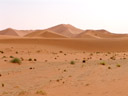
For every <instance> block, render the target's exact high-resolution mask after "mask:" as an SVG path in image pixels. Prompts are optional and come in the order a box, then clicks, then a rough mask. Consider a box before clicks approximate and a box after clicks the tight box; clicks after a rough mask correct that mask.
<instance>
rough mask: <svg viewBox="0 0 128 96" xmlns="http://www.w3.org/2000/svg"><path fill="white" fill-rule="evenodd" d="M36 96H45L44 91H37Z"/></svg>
mask: <svg viewBox="0 0 128 96" xmlns="http://www.w3.org/2000/svg"><path fill="white" fill-rule="evenodd" d="M36 94H38V95H47V93H46V92H45V91H42V90H40V91H37V92H36Z"/></svg>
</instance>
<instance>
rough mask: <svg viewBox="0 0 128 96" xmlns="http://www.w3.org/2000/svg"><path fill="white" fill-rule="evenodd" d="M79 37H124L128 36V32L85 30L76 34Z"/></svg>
mask: <svg viewBox="0 0 128 96" xmlns="http://www.w3.org/2000/svg"><path fill="white" fill-rule="evenodd" d="M76 37H77V38H123V37H128V35H127V34H115V33H111V32H109V31H107V30H104V29H102V30H85V31H83V32H82V33H80V34H78V35H76Z"/></svg>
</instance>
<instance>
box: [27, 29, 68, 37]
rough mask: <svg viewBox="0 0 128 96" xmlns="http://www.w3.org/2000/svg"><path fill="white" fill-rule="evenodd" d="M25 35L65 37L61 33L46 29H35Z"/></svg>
mask: <svg viewBox="0 0 128 96" xmlns="http://www.w3.org/2000/svg"><path fill="white" fill-rule="evenodd" d="M25 37H45V38H66V37H65V36H63V35H60V34H57V33H54V32H51V31H47V30H37V31H34V32H32V33H30V34H27V35H25Z"/></svg>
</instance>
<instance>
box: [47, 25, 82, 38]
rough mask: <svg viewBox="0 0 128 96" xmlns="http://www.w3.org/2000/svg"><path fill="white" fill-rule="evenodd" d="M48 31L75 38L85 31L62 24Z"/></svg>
mask: <svg viewBox="0 0 128 96" xmlns="http://www.w3.org/2000/svg"><path fill="white" fill-rule="evenodd" d="M46 30H49V31H53V32H56V33H59V34H62V35H64V36H68V37H73V36H75V35H76V34H78V33H81V32H82V31H83V30H82V29H79V28H76V27H74V26H72V25H70V24H60V25H56V26H54V27H51V28H48V29H46Z"/></svg>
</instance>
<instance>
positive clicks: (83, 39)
mask: <svg viewBox="0 0 128 96" xmlns="http://www.w3.org/2000/svg"><path fill="white" fill-rule="evenodd" d="M0 44H5V45H6V44H10V46H11V45H12V44H13V45H15V46H17V45H19V44H22V47H24V46H29V45H32V46H34V45H35V44H36V45H39V46H43V47H47V48H49V47H48V46H50V48H51V49H55V48H60V49H62V48H64V49H68V50H69V49H71V50H81V51H87V52H92V51H93V52H96V51H103V52H109V51H115V52H117V51H128V34H114V33H111V32H108V31H106V30H85V31H83V30H81V29H78V28H75V27H73V26H72V25H69V24H61V25H57V26H54V27H52V28H48V29H44V30H15V29H11V28H8V29H5V30H2V31H0ZM1 46H4V45H1Z"/></svg>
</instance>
